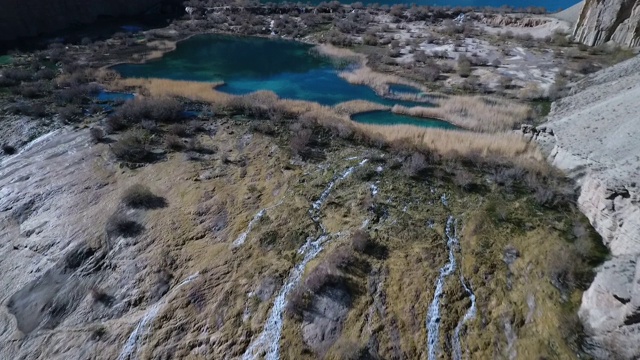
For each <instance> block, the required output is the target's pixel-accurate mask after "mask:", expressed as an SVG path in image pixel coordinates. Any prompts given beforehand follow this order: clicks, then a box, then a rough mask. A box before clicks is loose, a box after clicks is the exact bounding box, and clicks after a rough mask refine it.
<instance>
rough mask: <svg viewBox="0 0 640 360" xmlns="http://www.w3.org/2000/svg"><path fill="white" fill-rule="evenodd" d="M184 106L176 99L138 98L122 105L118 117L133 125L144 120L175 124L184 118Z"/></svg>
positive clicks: (117, 113) (117, 112)
mask: <svg viewBox="0 0 640 360" xmlns="http://www.w3.org/2000/svg"><path fill="white" fill-rule="evenodd" d="M181 112H182V104H180V101H178V100H176V99H175V98H166V97H165V98H136V99H133V100H129V101H127V102H125V103H124V104H122V106H120V107H119V108H118V110H117V111H116V115H117V116H120V117H122V118H124V119H127V120H129V121H130V122H133V123H138V122H140V121H141V120H142V119H149V120H155V121H159V122H174V121H177V120H179V119H180V118H181V117H182V114H181Z"/></svg>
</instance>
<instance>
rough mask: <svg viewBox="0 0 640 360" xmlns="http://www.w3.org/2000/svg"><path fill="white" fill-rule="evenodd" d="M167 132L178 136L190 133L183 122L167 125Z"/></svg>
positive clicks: (185, 135) (186, 135)
mask: <svg viewBox="0 0 640 360" xmlns="http://www.w3.org/2000/svg"><path fill="white" fill-rule="evenodd" d="M168 131H169V134H172V135H176V136H179V137H188V136H189V135H190V133H189V128H188V127H187V126H186V125H184V124H173V125H171V126H169V129H168Z"/></svg>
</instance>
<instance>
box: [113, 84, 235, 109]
mask: <svg viewBox="0 0 640 360" xmlns="http://www.w3.org/2000/svg"><path fill="white" fill-rule="evenodd" d="M222 84H223V83H221V82H210V83H207V82H196V81H179V80H167V79H137V78H129V79H119V80H116V81H114V82H113V83H112V84H111V86H110V88H111V90H115V91H124V90H126V89H131V88H140V89H142V90H143V91H142V93H143V95H146V96H153V97H172V96H177V97H183V98H187V99H191V100H195V101H206V102H210V103H213V104H216V105H226V104H228V102H229V101H230V100H231V99H232V98H233V95H229V94H225V93H223V92H220V91H216V90H215V88H216V87H217V86H220V85H222Z"/></svg>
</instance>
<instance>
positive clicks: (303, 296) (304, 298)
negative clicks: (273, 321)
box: [285, 286, 310, 319]
mask: <svg viewBox="0 0 640 360" xmlns="http://www.w3.org/2000/svg"><path fill="white" fill-rule="evenodd" d="M309 301H310V299H309V295H308V294H307V292H306V290H305V288H304V286H297V287H296V288H295V289H293V291H291V294H290V295H289V299H288V301H287V305H286V307H285V313H286V314H287V316H288V317H289V318H292V319H300V318H301V317H302V313H303V311H304V310H305V309H306V308H307V307H308V306H309Z"/></svg>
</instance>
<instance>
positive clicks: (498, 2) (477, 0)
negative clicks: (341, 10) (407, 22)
mask: <svg viewBox="0 0 640 360" xmlns="http://www.w3.org/2000/svg"><path fill="white" fill-rule="evenodd" d="M261 2H262V3H270V2H271V3H281V2H292V3H295V2H297V1H285V0H283V1H273V0H271V1H269V0H263V1H261ZM300 2H302V3H306V2H305V1H300ZM307 2H308V3H310V4H313V5H317V4H319V3H321V2H322V1H320V0H314V1H307ZM326 2H329V1H326ZM340 2H341V3H342V4H352V3H355V2H358V1H350V0H349V1H340ZM360 2H361V3H363V4H365V5H367V4H375V3H377V4H380V5H389V6H391V5H395V4H406V5H411V4H416V5H422V6H450V7H457V6H461V7H480V8H482V7H487V6H490V7H495V8H499V7H502V6H505V5H506V6H510V7H512V8H514V9H524V8H527V7H530V6H534V7H544V8H545V9H547V11H548V12H550V13H554V12H557V11H561V10H565V9H567V8H569V7H571V6H573V5H575V4H577V3H579V1H576V0H559V1H553V0H511V1H504V0H413V1H411V0H362V1H360Z"/></svg>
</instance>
